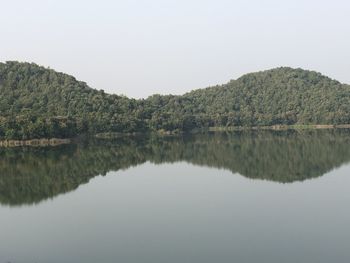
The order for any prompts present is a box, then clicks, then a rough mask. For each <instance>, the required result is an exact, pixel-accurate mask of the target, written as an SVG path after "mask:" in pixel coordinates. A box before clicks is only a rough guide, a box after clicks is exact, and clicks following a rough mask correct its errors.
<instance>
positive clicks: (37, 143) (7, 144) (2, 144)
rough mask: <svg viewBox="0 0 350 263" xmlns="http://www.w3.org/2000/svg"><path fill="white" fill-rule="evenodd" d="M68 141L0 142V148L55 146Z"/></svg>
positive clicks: (54, 139)
mask: <svg viewBox="0 0 350 263" xmlns="http://www.w3.org/2000/svg"><path fill="white" fill-rule="evenodd" d="M70 142H71V140H70V139H57V138H51V139H32V140H0V147H19V146H36V147H42V146H56V145H61V144H68V143H70Z"/></svg>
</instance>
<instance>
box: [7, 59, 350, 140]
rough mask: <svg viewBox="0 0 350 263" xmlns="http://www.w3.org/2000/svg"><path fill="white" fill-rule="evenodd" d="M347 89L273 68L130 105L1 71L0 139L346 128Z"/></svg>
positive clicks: (57, 77) (55, 80)
mask: <svg viewBox="0 0 350 263" xmlns="http://www.w3.org/2000/svg"><path fill="white" fill-rule="evenodd" d="M349 112H350V86H349V85H345V84H341V83H339V82H337V81H335V80H332V79H330V78H328V77H325V76H323V75H321V74H319V73H316V72H312V71H306V70H302V69H292V68H276V69H272V70H267V71H263V72H257V73H250V74H247V75H244V76H242V77H241V78H239V79H237V80H232V81H230V82H229V83H227V84H225V85H221V86H215V87H210V88H206V89H199V90H195V91H192V92H189V93H187V94H184V95H182V96H172V95H168V96H161V95H153V96H151V97H149V98H147V99H142V100H135V99H129V98H126V97H123V96H117V95H110V94H106V93H104V92H103V91H98V90H94V89H91V88H90V87H88V86H87V85H86V83H84V82H80V81H77V80H76V79H75V78H74V77H72V76H69V75H66V74H63V73H58V72H56V71H54V70H52V69H47V68H44V67H40V66H38V65H36V64H30V63H19V62H6V63H0V138H6V139H28V138H42V137H58V138H64V137H73V136H76V135H79V134H82V133H92V134H94V133H100V132H145V131H157V130H166V131H189V130H192V129H194V128H208V127H213V126H268V125H278V124H286V125H290V124H348V123H350V115H349Z"/></svg>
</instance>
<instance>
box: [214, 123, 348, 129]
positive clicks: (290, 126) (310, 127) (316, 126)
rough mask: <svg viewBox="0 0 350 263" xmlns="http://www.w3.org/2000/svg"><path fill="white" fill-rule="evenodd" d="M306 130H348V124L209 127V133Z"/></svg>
mask: <svg viewBox="0 0 350 263" xmlns="http://www.w3.org/2000/svg"><path fill="white" fill-rule="evenodd" d="M298 129H301V130H306V129H311V130H313V129H315V130H316V129H350V124H341V125H331V124H314V125H273V126H253V127H244V126H231V127H209V131H239V130H298Z"/></svg>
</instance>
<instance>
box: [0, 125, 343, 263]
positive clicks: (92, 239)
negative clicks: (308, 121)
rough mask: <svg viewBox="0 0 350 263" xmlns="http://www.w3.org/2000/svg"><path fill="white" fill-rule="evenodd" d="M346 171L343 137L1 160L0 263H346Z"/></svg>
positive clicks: (62, 152)
mask: <svg viewBox="0 0 350 263" xmlns="http://www.w3.org/2000/svg"><path fill="white" fill-rule="evenodd" d="M349 162H350V131H349V130H329V131H326V130H322V131H321V130H315V131H311V130H309V131H308V130H305V131H274V132H272V131H255V132H231V133H224V132H221V133H207V134H197V135H186V136H173V137H171V136H169V137H153V136H148V137H147V136H146V137H137V138H122V139H114V140H96V139H90V140H88V139H82V140H81V141H79V142H76V143H73V144H70V145H61V146H57V147H46V148H29V147H28V148H9V149H5V148H0V235H1V238H0V263H7V262H11V263H62V262H64V263H66V262H67V263H68V262H74V263H90V262H91V263H96V262H123V263H128V262H130V263H131V262H132V263H138V262H142V263H158V262H159V263H161V262H162V263H164V262H166V263H179V262H181V263H187V262H188V263H197V262H201V263H203V262H216V263H221V262H225V263H226V262H227V263H228V262H230V263H231V262H243V263H244V262H247V263H248V262H249V263H250V262H259V263H262V262H264V263H265V262H266V263H275V262H276V263H277V262H278V263H281V262H290V263H296V262H307V263H313V262H315V263H322V262H325V263H326V262H327V263H329V262H332V263H338V262H339V263H340V262H344V263H345V262H346V263H348V262H350V228H349V224H350V211H349V204H350V191H349V189H350V176H349V172H350V165H349Z"/></svg>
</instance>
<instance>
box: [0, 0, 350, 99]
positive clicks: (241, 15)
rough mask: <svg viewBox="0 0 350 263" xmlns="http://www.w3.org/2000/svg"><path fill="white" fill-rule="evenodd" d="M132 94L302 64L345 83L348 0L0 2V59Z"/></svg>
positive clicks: (348, 72)
mask: <svg viewBox="0 0 350 263" xmlns="http://www.w3.org/2000/svg"><path fill="white" fill-rule="evenodd" d="M6 60H19V61H28V62H35V63H38V64H40V65H43V66H46V67H48V66H49V67H51V68H53V69H56V70H58V71H62V72H66V73H68V74H71V75H74V76H75V77H76V78H77V79H79V80H83V81H85V82H87V83H88V84H89V85H90V86H91V87H93V88H96V89H104V90H105V91H106V92H109V93H117V94H125V95H127V96H131V97H137V98H139V97H147V96H148V95H151V94H153V93H161V94H168V93H173V94H182V93H184V92H187V91H190V90H192V89H196V88H204V87H207V86H209V85H215V84H221V83H226V82H227V81H229V80H230V79H235V78H238V77H239V76H240V75H242V74H244V73H248V72H252V71H259V70H264V69H269V68H273V67H278V66H292V67H302V68H305V69H312V70H317V71H320V72H322V73H323V74H325V75H328V76H330V77H332V78H335V79H338V80H340V81H342V82H347V83H350V1H349V0H327V1H326V0H288V1H287V0H245V1H244V0H237V1H236V0H231V1H228V0H211V1H209V0H176V1H175V0H148V1H146V0H145V1H143V0H139V1H136V0H124V1H119V0H115V1H108V0H98V1H97V0H96V1H92V0H91V1H89V0H76V1H75V0H56V1H54V0H31V1H28V0H22V1H20V0H11V1H10V0H0V61H6Z"/></svg>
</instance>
